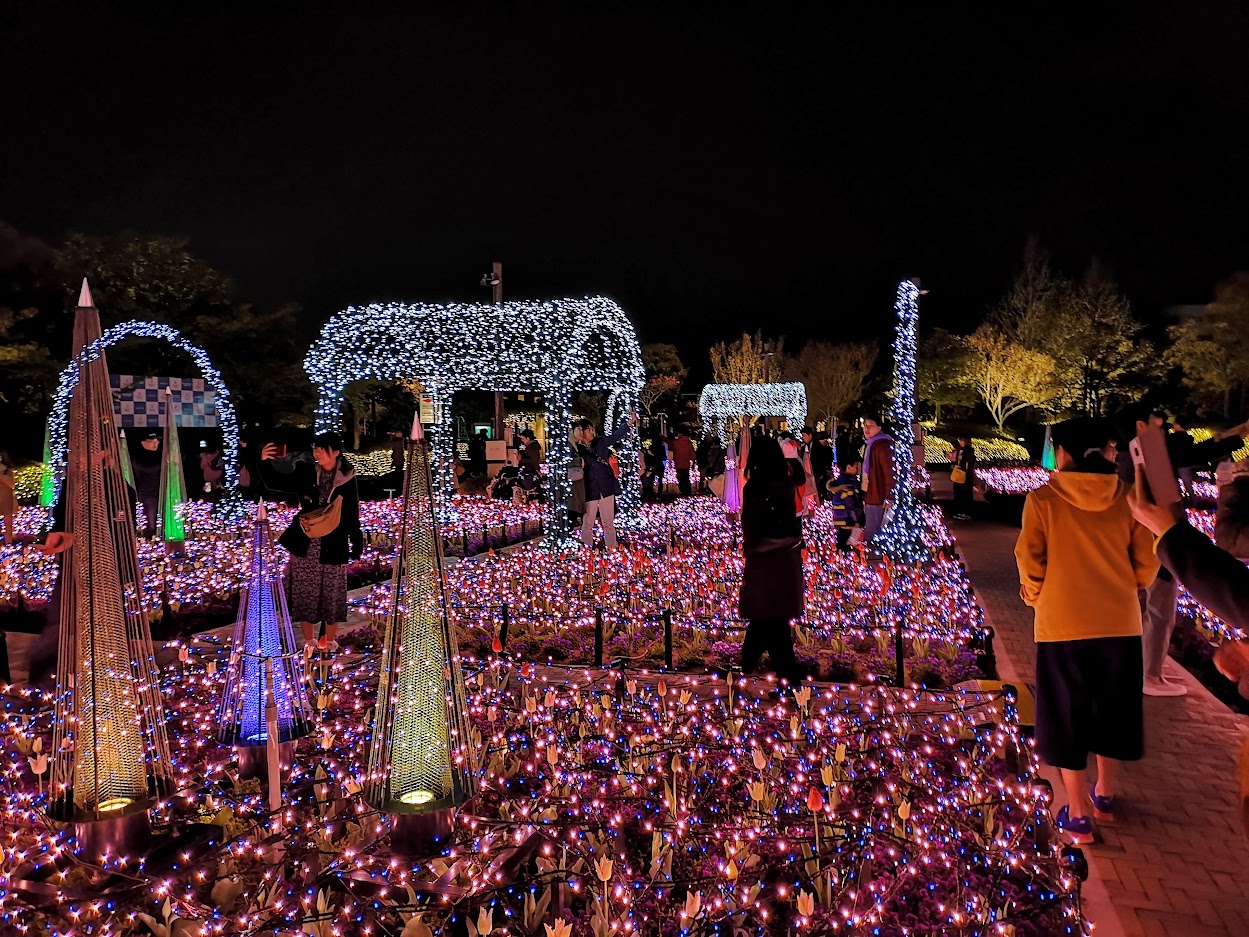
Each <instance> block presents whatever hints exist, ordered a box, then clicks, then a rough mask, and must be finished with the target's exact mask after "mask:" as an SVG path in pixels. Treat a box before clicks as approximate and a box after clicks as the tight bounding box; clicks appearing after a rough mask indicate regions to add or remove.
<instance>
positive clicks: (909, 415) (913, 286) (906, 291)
mask: <svg viewBox="0 0 1249 937" xmlns="http://www.w3.org/2000/svg"><path fill="white" fill-rule="evenodd" d="M919 296H920V290H919V282H918V281H916V280H903V281H902V282H901V283H899V284H898V297H897V300H896V301H895V304H894V309H895V310H896V311H897V315H898V326H897V335H896V337H895V338H894V343H893V402H892V404H891V405H890V408H889V419H890V422H891V423H892V424H893V465H894V472H893V512H892V514H891V515H890V517H889V522H888V523H887V524H885V526H884V528H883V529H882V530H881V531H880V533H878V534H877V535H876V536H875V537H873V538H872V545H873V546H874V547H876V548H877V549H879V550H880V551H881V552H882V553H884V554H885V555H886V556H887V557H889V559H891V560H893V561H894V562H895V563H919V562H922V561H923V560H926V559H928V558H929V557H930V556H931V553H932V551H931V550H930V549H929V547H928V544H927V543H926V542H925V541H924V517H923V509H922V508H921V507H920V504H919V501H918V499H916V497H915V489H914V487H913V481H914V479H913V472H912V468H911V453H912V451H913V449H914V446H915V358H916V354H917V352H918V345H919ZM865 470H866V469H865Z"/></svg>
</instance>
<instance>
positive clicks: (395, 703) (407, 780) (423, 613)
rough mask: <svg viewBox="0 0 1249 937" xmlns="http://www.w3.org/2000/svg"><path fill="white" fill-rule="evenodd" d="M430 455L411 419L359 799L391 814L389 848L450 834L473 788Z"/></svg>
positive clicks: (428, 842)
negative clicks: (388, 605) (394, 818)
mask: <svg viewBox="0 0 1249 937" xmlns="http://www.w3.org/2000/svg"><path fill="white" fill-rule="evenodd" d="M430 463H431V453H430V446H429V443H428V442H427V441H426V440H425V438H424V432H423V431H422V429H421V425H420V422H419V420H418V421H417V422H416V423H415V424H414V425H413V428H412V438H411V439H410V440H409V441H408V451H407V472H406V475H405V478H404V495H405V497H404V502H403V511H402V515H401V521H400V524H401V529H400V542H399V555H398V558H397V560H396V562H395V575H394V580H393V589H392V598H391V601H392V603H393V604H392V606H391V609H390V614H389V616H388V618H387V621H386V628H385V633H384V635H383V650H382V659H381V674H380V678H379V683H378V690H377V710H376V715H375V717H374V722H373V741H372V745H371V747H370V750H369V775H368V783H367V785H366V787H365V796H366V798H367V799H368V801H369V803H371V804H372V805H373V806H374V807H376V808H377V809H379V810H381V811H383V812H386V813H391V814H396V815H397V816H398V819H397V821H396V826H395V830H394V832H393V833H392V836H391V842H392V847H394V848H397V849H399V850H403V849H406V848H416V849H419V848H422V847H424V846H428V845H432V843H434V842H436V841H438V840H440V839H443V838H445V837H447V836H448V835H450V833H451V832H452V830H453V829H454V818H455V817H454V808H455V807H457V806H459V805H460V804H462V803H463V802H464V801H465V800H466V799H467V798H468V797H470V796H472V794H473V793H474V791H475V790H476V783H477V778H476V761H477V759H476V753H475V752H474V751H473V750H472V747H471V744H470V743H469V736H468V731H467V728H468V723H467V715H466V708H465V703H464V679H463V676H462V674H461V672H460V660H459V649H458V647H457V645H456V641H455V636H454V634H453V633H452V631H451V626H450V622H449V620H448V618H447V606H446V595H445V592H444V580H443V570H442V538H441V535H440V534H439V531H438V529H437V525H436V523H435V504H434V497H433V482H432V475H431V471H430Z"/></svg>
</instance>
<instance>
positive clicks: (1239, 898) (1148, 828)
mask: <svg viewBox="0 0 1249 937" xmlns="http://www.w3.org/2000/svg"><path fill="white" fill-rule="evenodd" d="M954 532H955V534H956V536H957V537H958V541H959V546H960V549H961V551H962V553H963V557H964V560H965V561H966V563H967V568H968V571H969V573H970V575H971V580H972V584H973V585H974V586H975V589H976V593H977V595H978V596H979V598H980V601H981V604H982V605H983V606H984V608H985V612H986V613H987V615H988V618H989V623H990V624H992V625H993V627H994V628H995V629H996V631H997V647H998V648H999V651H998V655H999V660H1000V661H1001V658H1003V657H1008V658H1009V661H1008V662H1006V666H1004V670H1005V669H1006V667H1010V668H1011V669H1013V670H1014V672H1015V673H1014V675H1015V676H1017V677H1018V678H1019V679H1021V680H1023V681H1025V682H1027V683H1031V682H1032V681H1033V676H1034V669H1035V645H1034V643H1033V641H1032V612H1031V610H1030V609H1028V608H1027V607H1026V606H1025V605H1024V604H1023V602H1022V601H1021V600H1020V598H1019V580H1018V576H1017V573H1016V568H1015V558H1014V555H1013V552H1012V551H1013V550H1014V546H1015V538H1016V537H1017V536H1018V530H1017V529H1016V528H1011V527H1007V526H1004V525H1001V524H997V523H995V522H992V521H979V522H973V523H963V524H958V523H957V522H956V523H955V524H954ZM1167 668H1168V670H1167V676H1169V677H1171V678H1173V679H1181V680H1183V681H1184V682H1185V684H1186V685H1187V686H1188V688H1189V693H1188V696H1185V697H1182V698H1179V699H1154V698H1150V697H1146V698H1145V732H1146V735H1145V744H1146V755H1145V758H1144V759H1143V760H1142V761H1139V762H1137V763H1135V764H1131V765H1125V766H1124V769H1123V771H1122V785H1123V790H1122V799H1123V801H1124V804H1123V806H1122V807H1121V808H1120V809H1119V811H1118V813H1119V814H1120V817H1119V819H1118V821H1117V822H1116V824H1115V825H1114V826H1113V827H1111V826H1103V827H1101V828H1100V831H1099V832H1100V836H1101V839H1100V841H1099V842H1098V843H1097V844H1096V845H1094V846H1092V847H1088V848H1086V849H1085V854H1086V855H1087V856H1088V857H1089V861H1090V865H1091V866H1092V870H1093V873H1094V876H1093V878H1091V879H1090V882H1089V883H1088V885H1087V886H1086V895H1087V897H1088V899H1089V902H1088V913H1089V915H1090V917H1091V918H1092V919H1093V920H1094V921H1095V922H1097V923H1098V924H1099V927H1098V933H1099V934H1114V933H1123V934H1125V935H1127V937H1198V935H1201V937H1206V935H1219V934H1227V935H1230V937H1245V935H1249V836H1246V831H1245V829H1244V828H1243V827H1242V824H1241V820H1240V807H1239V798H1238V796H1237V792H1236V763H1235V759H1236V756H1237V754H1238V753H1239V751H1240V748H1241V746H1242V745H1243V744H1244V743H1245V741H1246V738H1247V737H1249V736H1247V733H1249V717H1246V716H1239V715H1236V714H1235V713H1233V712H1231V711H1230V710H1229V709H1228V708H1227V707H1226V706H1224V705H1223V704H1222V703H1220V702H1219V701H1218V700H1217V699H1215V698H1214V697H1213V696H1211V695H1210V694H1209V693H1208V692H1207V691H1206V690H1205V688H1204V687H1202V686H1201V684H1200V683H1198V682H1197V681H1196V680H1195V679H1194V678H1193V677H1192V676H1190V675H1189V674H1188V673H1187V671H1185V670H1184V669H1183V668H1182V667H1180V666H1179V665H1178V664H1176V663H1175V662H1174V661H1169V662H1168V664H1167ZM1054 780H1055V785H1054V789H1055V792H1056V794H1057V796H1058V803H1057V804H1056V805H1055V809H1057V806H1060V805H1061V804H1062V803H1063V802H1064V801H1065V795H1063V794H1062V786H1061V785H1060V784H1058V783H1057V779H1056V778H1055V779H1054ZM1096 879H1100V883H1099V882H1098V881H1096ZM1102 888H1104V894H1105V896H1106V898H1108V899H1109V906H1107V905H1106V904H1105V903H1104V902H1103V901H1102V900H1099V899H1100V898H1101V897H1102V896H1101V895H1100V894H1098V893H1099V892H1100V891H1101V889H1102ZM1111 906H1112V907H1111ZM1110 915H1113V916H1115V917H1117V921H1116V920H1111V919H1109V917H1108V916H1110ZM1116 925H1119V926H1118V927H1116ZM1120 928H1121V929H1120Z"/></svg>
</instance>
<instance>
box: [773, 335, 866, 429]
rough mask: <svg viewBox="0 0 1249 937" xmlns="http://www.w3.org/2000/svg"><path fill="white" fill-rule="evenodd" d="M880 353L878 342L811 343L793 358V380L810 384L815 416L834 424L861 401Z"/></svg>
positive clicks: (809, 396) (790, 364)
mask: <svg viewBox="0 0 1249 937" xmlns="http://www.w3.org/2000/svg"><path fill="white" fill-rule="evenodd" d="M876 355H877V348H876V346H875V345H874V344H867V343H849V342H848V343H844V344H839V345H834V344H832V343H831V342H809V343H808V344H807V345H805V346H804V347H803V349H802V351H800V352H799V353H798V354H797V355H796V356H795V357H794V358H792V359H790V361H789V362H788V370H789V379H790V380H791V381H800V382H801V383H802V384H803V385H804V386H805V387H806V389H807V411H808V413H809V414H810V416H811V419H813V420H822V421H823V422H824V423H825V424H826V425H829V426H831V425H832V422H833V420H835V419H839V418H840V417H842V416H844V415H845V414H846V411H847V410H849V409H850V408H851V407H852V406H854V405H855V404H856V403H858V402H859V398H860V397H861V396H862V395H863V382H864V381H865V380H866V379H867V375H868V374H869V373H870V372H871V370H872V368H873V366H875V364H876Z"/></svg>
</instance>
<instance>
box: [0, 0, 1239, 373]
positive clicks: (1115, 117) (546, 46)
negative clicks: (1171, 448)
mask: <svg viewBox="0 0 1249 937" xmlns="http://www.w3.org/2000/svg"><path fill="white" fill-rule="evenodd" d="M119 6H120V5H118V4H109V3H97V4H93V5H82V6H79V5H66V4H63V3H55V2H45V3H11V4H8V5H6V6H5V7H3V8H0V9H3V10H4V12H3V13H0V62H3V67H4V72H5V85H6V90H7V92H8V93H7V94H6V99H7V100H6V105H5V112H4V118H3V120H4V123H3V126H4V132H3V135H2V139H3V145H0V219H3V220H5V221H8V222H10V223H12V224H14V225H16V226H17V227H18V228H20V229H22V230H23V231H25V232H28V233H32V234H36V235H39V236H42V237H44V238H47V239H49V240H53V241H55V240H58V239H59V238H61V237H63V236H64V234H65V233H67V232H68V231H72V230H85V231H89V232H98V233H104V232H110V231H116V230H120V229H123V228H130V229H134V230H137V231H140V232H145V233H161V234H181V235H186V236H189V237H190V238H191V245H192V249H193V250H194V251H195V252H196V253H198V254H200V255H202V256H204V257H205V258H206V259H208V260H209V261H210V262H211V263H213V264H214V265H216V266H218V267H219V268H221V269H222V270H224V271H226V272H228V273H230V274H232V275H234V276H235V278H236V280H237V283H238V294H239V296H240V298H241V299H257V300H261V301H272V302H277V301H281V300H287V299H292V300H297V301H299V302H301V303H303V304H304V306H305V309H306V313H305V314H306V316H307V322H308V328H309V331H312V330H314V329H315V328H316V327H318V326H319V325H320V323H321V322H323V321H324V319H325V318H326V317H328V315H329V314H330V313H331V312H333V311H334V310H335V309H336V308H339V307H341V306H343V305H346V304H348V303H352V302H356V303H359V302H368V301H371V300H378V299H388V298H394V299H407V300H413V301H416V300H440V299H450V298H456V299H462V300H470V301H471V300H485V299H487V298H488V291H487V290H486V289H483V288H482V287H480V286H479V285H478V279H479V277H480V275H481V274H482V272H484V271H485V270H486V269H488V267H489V264H490V261H492V260H495V259H498V260H501V261H503V263H504V269H505V289H506V293H507V295H509V296H514V297H519V296H524V297H549V296H560V295H581V294H584V293H587V292H602V293H605V294H607V295H609V296H612V297H613V298H615V299H617V300H618V301H619V302H620V303H621V304H623V305H624V306H625V308H626V309H627V310H628V311H629V312H630V313H631V314H632V316H633V318H634V320H635V322H636V323H637V325H638V328H639V331H640V333H641V337H642V340H643V341H657V340H671V341H676V342H677V343H678V344H679V345H680V346H681V348H682V350H683V352H684V353H685V356H686V358H687V359H699V360H700V361H701V360H702V359H704V350H705V348H706V346H707V345H708V344H709V343H710V342H711V341H714V340H716V339H719V338H724V337H731V336H732V334H734V332H735V331H736V330H740V329H741V328H743V327H746V328H751V329H754V328H756V327H762V328H763V329H764V330H765V331H767V332H770V333H773V334H778V333H784V334H786V335H787V336H788V337H789V339H790V344H791V345H797V344H799V343H800V342H801V341H802V340H803V339H806V338H808V337H827V338H831V339H834V340H839V339H847V338H859V337H884V336H885V335H886V334H887V330H888V328H889V324H890V323H889V304H890V301H891V298H892V295H893V291H894V286H895V283H896V280H897V279H898V278H899V277H900V276H912V275H919V276H921V277H923V279H924V285H925V286H926V287H929V288H931V290H932V293H931V295H930V296H929V297H928V298H927V300H926V301H925V303H926V304H925V310H924V315H925V324H926V325H927V326H932V325H935V324H942V325H946V326H948V327H953V328H970V327H972V326H974V324H975V322H976V321H977V320H978V318H979V316H980V315H981V314H982V313H983V311H984V309H985V307H986V306H987V305H988V304H990V303H992V302H993V300H994V299H995V298H996V297H997V296H998V295H999V294H1000V293H1001V292H1002V290H1003V289H1004V288H1005V286H1006V285H1007V283H1008V282H1009V279H1010V277H1011V275H1012V273H1013V270H1014V268H1015V266H1016V265H1017V263H1018V258H1019V255H1020V253H1021V251H1022V248H1023V245H1024V242H1025V240H1026V239H1027V237H1028V236H1029V235H1030V234H1036V235H1039V236H1040V238H1041V239H1042V241H1043V242H1044V243H1045V244H1046V245H1047V246H1048V247H1049V248H1050V249H1051V250H1052V251H1053V253H1054V255H1055V257H1056V260H1057V262H1058V264H1059V265H1060V266H1061V267H1063V268H1065V269H1068V270H1069V271H1070V272H1072V273H1078V272H1080V270H1081V269H1082V268H1083V267H1084V266H1085V265H1086V264H1087V262H1088V260H1089V258H1090V257H1091V256H1092V255H1097V256H1098V257H1100V258H1101V259H1102V260H1103V261H1104V262H1105V263H1106V264H1108V265H1109V266H1110V268H1111V269H1112V270H1113V271H1114V273H1115V274H1116V275H1117V276H1118V278H1119V280H1120V282H1121V283H1122V285H1123V287H1124V289H1125V290H1126V292H1127V293H1128V295H1129V297H1130V298H1131V299H1132V300H1133V302H1134V304H1135V305H1136V308H1137V310H1138V312H1139V313H1140V314H1141V315H1142V317H1144V318H1146V319H1150V318H1156V316H1157V314H1158V312H1159V310H1161V309H1162V308H1163V307H1164V306H1167V305H1170V304H1173V303H1194V302H1205V301H1206V300H1208V299H1209V297H1210V291H1211V288H1212V286H1213V283H1214V282H1215V281H1216V280H1217V279H1219V278H1221V277H1223V276H1225V275H1227V274H1228V273H1230V272H1231V271H1233V270H1236V269H1238V268H1244V267H1246V266H1249V236H1247V235H1246V225H1245V223H1244V212H1245V207H1246V205H1247V204H1249V200H1247V199H1246V195H1247V194H1249V193H1247V192H1246V188H1247V184H1246V178H1247V176H1249V80H1247V79H1249V56H1247V55H1246V54H1245V49H1246V44H1247V40H1249V11H1247V9H1246V8H1245V7H1244V6H1242V5H1240V4H1237V3H1230V2H1218V0H1212V2H1208V3H1201V4H1192V5H1189V4H1176V3H1140V4H1135V5H1128V4H1114V5H1113V6H1114V7H1115V8H1116V9H1117V10H1118V12H1116V13H1113V14H1111V13H1106V12H1090V11H1088V10H1080V11H1078V12H1073V13H1071V14H1065V13H1061V12H1056V11H1055V6H1053V5H1043V4H997V5H994V6H995V9H994V10H993V11H991V12H986V10H987V9H988V5H987V4H925V5H924V6H923V8H922V10H921V12H918V13H913V14H908V15H902V14H901V13H893V14H890V15H886V14H884V13H877V14H872V15H869V14H864V13H862V12H859V11H854V12H848V11H847V10H845V9H843V7H845V6H847V5H843V4H828V3H825V4H818V5H816V4H812V5H810V6H805V5H789V4H782V3H766V4H763V3H757V4H750V5H746V4H740V5H729V4H701V3H665V4H655V5H652V4H647V3H628V4H623V3H619V4H618V3H609V2H591V3H586V2H581V3H577V4H570V5H557V4H553V3H546V4H543V3H525V4H513V5H508V6H506V7H500V8H494V7H488V6H480V5H477V4H471V3H463V2H457V3H454V4H405V5H404V6H405V7H407V8H409V9H410V11H411V12H408V13H407V14H402V15H400V14H390V13H386V14H376V15H373V14H370V13H368V12H367V9H368V7H369V6H370V5H369V4H354V5H348V4H342V5H339V6H340V7H341V9H343V10H349V11H354V10H359V11H360V12H339V13H337V14H334V15H322V14H321V13H320V12H319V11H320V9H321V7H320V6H319V5H315V4H303V3H267V2H266V3H249V4H239V5H230V4H226V5H219V4H165V5H146V4H145V5H143V6H145V7H150V8H149V9H147V10H145V12H144V15H143V16H142V17H135V16H132V15H130V14H125V15H123V14H122V13H120V12H118V11H117V7H119ZM183 6H186V7H191V8H192V9H190V10H183V9H181V7H183ZM395 6H398V5H395ZM880 6H892V5H885V4H881V5H880ZM1088 6H1090V7H1091V6H1097V7H1098V8H1099V9H1100V8H1101V6H1102V5H1088ZM1106 6H1109V5H1106ZM223 7H226V9H223ZM236 7H237V9H238V10H240V11H243V12H238V13H236V12H233V11H234V10H235V9H236ZM434 7H443V8H446V9H441V10H439V9H433V8H434Z"/></svg>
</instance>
